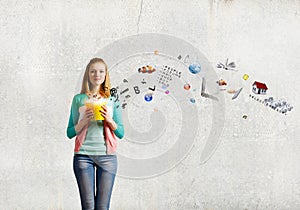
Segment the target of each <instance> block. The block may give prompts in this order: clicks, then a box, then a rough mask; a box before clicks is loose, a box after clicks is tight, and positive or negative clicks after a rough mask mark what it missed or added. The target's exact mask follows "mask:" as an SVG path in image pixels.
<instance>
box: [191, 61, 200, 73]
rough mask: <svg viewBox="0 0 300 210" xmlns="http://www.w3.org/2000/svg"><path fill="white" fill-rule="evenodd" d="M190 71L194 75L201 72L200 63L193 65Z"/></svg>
mask: <svg viewBox="0 0 300 210" xmlns="http://www.w3.org/2000/svg"><path fill="white" fill-rule="evenodd" d="M189 70H190V72H191V73H192V74H198V73H199V72H200V71H201V66H200V65H199V64H198V63H192V64H191V65H190V66H189Z"/></svg>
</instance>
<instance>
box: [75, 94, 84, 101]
mask: <svg viewBox="0 0 300 210" xmlns="http://www.w3.org/2000/svg"><path fill="white" fill-rule="evenodd" d="M85 98H87V95H86V94H85V93H78V94H76V95H74V97H73V101H81V100H82V99H85Z"/></svg>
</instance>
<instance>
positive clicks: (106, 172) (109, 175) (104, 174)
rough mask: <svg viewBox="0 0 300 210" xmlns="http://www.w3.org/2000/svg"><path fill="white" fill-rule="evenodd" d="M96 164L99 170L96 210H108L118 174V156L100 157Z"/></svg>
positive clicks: (96, 159) (97, 175) (97, 174)
mask: <svg viewBox="0 0 300 210" xmlns="http://www.w3.org/2000/svg"><path fill="white" fill-rule="evenodd" d="M95 163H96V168H97V171H96V200H95V202H96V205H95V210H108V209H109V206H110V198H111V194H112V189H113V185H114V181H115V176H116V172H117V165H118V164H117V156H116V155H103V156H98V157H97V158H95Z"/></svg>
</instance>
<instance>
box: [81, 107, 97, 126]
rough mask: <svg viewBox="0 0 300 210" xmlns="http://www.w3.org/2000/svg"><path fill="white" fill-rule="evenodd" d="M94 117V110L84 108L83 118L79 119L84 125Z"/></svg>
mask: <svg viewBox="0 0 300 210" xmlns="http://www.w3.org/2000/svg"><path fill="white" fill-rule="evenodd" d="M93 118H94V112H93V110H92V109H86V110H85V112H84V115H83V118H82V120H81V122H82V124H83V126H85V125H86V124H88V123H89V122H90V121H91V119H93Z"/></svg>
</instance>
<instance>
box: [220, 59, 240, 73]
mask: <svg viewBox="0 0 300 210" xmlns="http://www.w3.org/2000/svg"><path fill="white" fill-rule="evenodd" d="M235 67H236V66H235V63H234V62H230V63H228V58H227V59H226V63H225V64H223V63H221V62H220V63H218V64H217V68H221V69H225V70H232V71H237V70H236V69H235Z"/></svg>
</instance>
